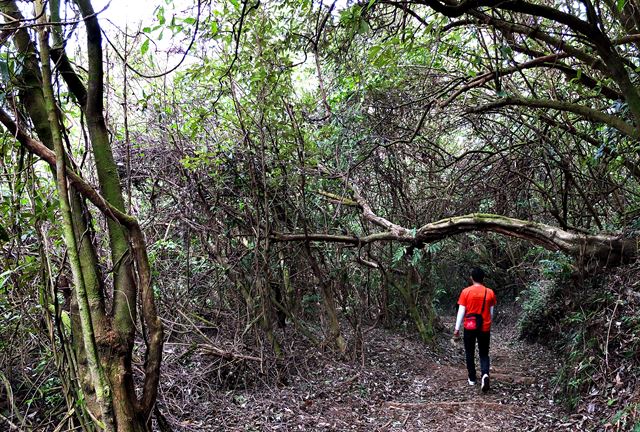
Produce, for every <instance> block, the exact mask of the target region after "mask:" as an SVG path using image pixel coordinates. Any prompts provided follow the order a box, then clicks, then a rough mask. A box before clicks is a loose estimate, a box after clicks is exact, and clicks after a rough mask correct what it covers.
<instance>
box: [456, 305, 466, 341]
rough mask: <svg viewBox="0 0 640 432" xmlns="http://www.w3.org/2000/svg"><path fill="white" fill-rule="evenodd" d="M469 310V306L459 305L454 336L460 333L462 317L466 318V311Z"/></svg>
mask: <svg viewBox="0 0 640 432" xmlns="http://www.w3.org/2000/svg"><path fill="white" fill-rule="evenodd" d="M466 311H467V308H466V307H464V306H462V305H460V306H458V316H457V318H456V329H455V331H454V332H453V335H454V336H459V335H460V325H462V319H463V318H464V313H465V312H466Z"/></svg>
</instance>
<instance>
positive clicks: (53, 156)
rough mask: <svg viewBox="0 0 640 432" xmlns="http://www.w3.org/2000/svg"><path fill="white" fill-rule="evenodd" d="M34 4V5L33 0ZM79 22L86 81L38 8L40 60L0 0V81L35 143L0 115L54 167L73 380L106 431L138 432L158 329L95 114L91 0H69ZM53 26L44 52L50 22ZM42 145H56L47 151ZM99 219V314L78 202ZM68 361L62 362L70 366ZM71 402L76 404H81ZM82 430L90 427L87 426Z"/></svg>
mask: <svg viewBox="0 0 640 432" xmlns="http://www.w3.org/2000/svg"><path fill="white" fill-rule="evenodd" d="M39 4H40V7H42V4H41V3H39ZM76 4H77V6H78V8H79V9H80V11H81V13H82V15H83V17H84V19H85V25H86V28H87V52H88V61H89V66H88V79H87V82H86V84H85V83H83V80H82V79H80V77H79V76H78V75H77V74H76V73H75V71H74V70H73V68H72V67H71V63H70V62H69V61H68V59H67V58H66V54H65V52H64V46H63V45H62V43H63V41H62V40H61V38H60V35H59V34H58V33H57V31H56V27H55V26H48V25H47V14H46V11H43V12H44V13H42V14H40V18H39V20H40V23H39V24H41V26H40V27H39V28H40V29H41V30H40V31H39V34H40V37H39V43H40V50H39V52H40V56H41V60H39V59H38V56H37V55H36V53H37V52H38V50H36V48H35V47H36V44H35V42H34V41H33V40H32V39H31V36H30V34H29V33H28V32H27V31H26V30H25V28H24V27H20V26H19V23H20V22H23V21H24V18H23V16H22V15H21V12H20V9H19V8H18V7H17V5H16V2H15V1H6V0H2V1H0V11H1V12H3V14H5V17H7V18H6V19H5V21H6V22H7V26H8V27H11V26H14V32H13V34H12V37H13V42H14V45H15V47H16V51H17V53H18V56H17V57H18V58H19V59H20V61H21V66H22V67H21V72H20V74H19V75H18V76H16V78H15V79H14V80H13V82H11V83H5V86H6V87H9V86H11V85H13V87H15V88H17V90H18V96H19V98H20V102H21V103H22V106H24V107H25V111H26V113H25V114H26V116H27V117H29V118H30V120H31V122H32V124H33V127H34V130H35V132H36V133H37V135H38V137H39V138H40V140H41V141H42V142H38V141H36V140H34V139H33V138H32V137H30V136H29V134H28V133H26V132H25V131H24V130H23V128H22V126H21V124H20V123H19V121H20V120H19V119H20V116H10V115H9V114H8V113H6V112H4V111H0V121H1V122H2V123H3V124H4V126H5V127H6V128H7V129H8V130H9V131H11V133H12V134H13V135H14V136H15V137H16V138H17V139H18V141H19V142H20V143H21V144H22V145H24V146H25V147H26V148H27V149H28V150H29V151H31V152H34V153H35V154H37V155H39V156H41V157H43V158H44V159H45V160H46V161H47V162H48V163H49V164H51V166H52V168H55V170H56V171H55V172H56V184H57V185H58V190H59V196H60V207H61V214H62V217H63V231H64V237H65V242H66V244H67V248H68V255H69V261H70V263H71V268H72V273H73V276H74V290H75V299H76V301H75V302H74V303H75V306H74V307H73V308H72V312H73V311H74V310H75V311H76V312H77V313H76V314H73V315H72V319H71V322H72V333H73V338H72V340H73V343H74V346H73V351H74V352H75V353H76V356H77V359H78V361H77V367H78V371H76V372H77V373H76V375H77V376H79V377H81V382H80V383H79V388H78V391H79V397H81V398H83V399H84V400H85V401H86V409H87V410H89V411H90V416H91V417H93V418H95V419H96V423H97V425H98V427H100V428H105V429H106V430H114V429H116V430H118V431H144V430H148V429H149V421H150V415H151V412H152V409H153V407H154V404H155V400H156V395H157V387H158V382H159V371H160V361H161V352H162V339H163V333H162V326H161V323H160V320H159V318H158V316H157V311H156V307H155V301H154V297H153V293H152V291H151V280H150V273H151V272H150V268H149V263H148V257H147V253H146V247H145V241H144V237H143V235H142V232H141V230H140V227H139V225H138V223H137V221H136V220H135V219H134V218H132V217H130V216H128V215H126V214H125V213H124V199H123V195H122V190H121V187H120V179H119V178H118V174H117V170H116V165H115V162H114V158H113V154H112V151H111V147H110V142H109V137H108V134H107V127H106V124H105V120H104V116H103V102H102V100H103V70H102V41H101V30H100V26H99V23H98V19H97V17H96V15H95V13H94V11H93V8H92V6H91V3H90V1H88V0H86V1H85V0H77V1H76ZM49 7H50V13H51V17H52V19H51V21H53V22H58V21H60V19H59V12H58V8H59V2H58V1H55V0H54V1H51V2H49ZM50 27H53V28H54V37H53V40H54V41H55V42H56V44H58V46H55V47H54V48H53V49H50V48H49V28H50ZM50 58H51V59H53V60H55V63H56V65H57V66H58V69H57V70H58V71H59V73H60V75H61V77H62V78H63V79H64V81H65V83H66V84H67V86H68V88H69V90H70V91H71V93H72V94H73V95H74V96H75V97H76V99H77V101H78V102H79V104H80V105H81V108H82V110H83V112H84V115H85V116H86V119H87V129H88V133H89V137H90V142H91V147H92V150H93V156H94V160H95V166H96V171H97V174H98V180H99V186H100V192H97V191H95V190H94V189H93V188H92V187H91V186H89V185H88V184H87V183H85V182H84V180H82V178H80V177H79V176H78V175H77V174H76V173H75V172H74V170H75V166H74V164H73V161H72V160H71V158H70V157H69V155H67V154H65V151H64V146H63V139H64V135H63V130H64V129H63V128H64V126H63V125H62V124H61V122H62V120H61V117H60V116H59V114H58V109H57V107H56V101H55V99H54V96H53V95H54V92H53V87H52V85H51V67H50ZM50 149H55V153H54V152H52V151H51V150H50ZM86 198H88V199H89V200H91V202H92V203H93V204H94V205H95V206H96V207H97V208H98V209H99V210H100V211H101V213H102V214H103V215H105V216H106V218H107V222H108V228H109V233H108V234H109V244H110V258H111V262H112V266H113V268H114V281H113V286H112V297H113V307H112V309H111V310H110V311H107V310H106V306H105V304H106V302H105V280H104V276H103V275H102V274H101V272H100V270H99V266H98V253H97V250H96V247H95V244H94V243H93V240H94V238H93V235H92V228H91V225H92V222H91V213H90V212H89V210H88V208H87V206H86V204H85V199H86ZM138 299H139V302H140V305H141V311H142V319H143V324H144V325H145V326H146V330H147V338H146V341H147V352H146V358H145V377H144V383H143V388H142V392H141V396H140V397H138V396H137V395H136V390H135V386H134V381H133V371H132V364H131V362H132V351H133V342H134V336H135V329H136V326H135V324H136V322H137V316H136V302H137V300H138ZM71 366H72V365H68V367H71ZM79 406H83V404H80V405H79ZM87 428H91V426H87Z"/></svg>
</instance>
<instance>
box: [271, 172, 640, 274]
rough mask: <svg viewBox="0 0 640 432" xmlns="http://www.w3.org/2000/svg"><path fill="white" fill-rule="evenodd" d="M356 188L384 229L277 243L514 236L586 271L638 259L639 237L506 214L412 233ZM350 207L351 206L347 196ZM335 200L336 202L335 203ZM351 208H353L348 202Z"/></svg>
mask: <svg viewBox="0 0 640 432" xmlns="http://www.w3.org/2000/svg"><path fill="white" fill-rule="evenodd" d="M343 181H344V182H345V184H346V185H347V186H348V187H349V188H350V189H351V190H352V192H353V197H354V199H355V202H356V203H357V207H358V208H359V209H360V210H361V211H362V216H363V218H364V219H366V220H368V221H369V222H371V223H372V224H374V225H377V226H379V227H381V228H383V229H384V230H385V231H382V232H378V233H374V234H369V235H366V236H362V237H358V236H351V235H334V234H323V233H305V234H285V233H272V239H273V240H275V241H324V242H336V243H346V244H353V245H365V244H369V243H374V242H377V241H398V242H403V243H409V244H412V245H415V246H418V247H421V246H424V245H425V244H427V243H433V242H436V241H439V240H442V239H445V238H447V237H451V236H454V235H457V234H463V233H467V232H473V231H486V232H495V233H498V234H503V235H506V236H509V237H516V238H520V239H523V240H528V241H530V242H532V243H535V244H538V245H540V246H542V247H544V248H546V249H548V250H552V251H561V252H564V253H566V254H567V255H570V256H572V257H575V258H576V259H578V260H579V261H580V262H581V263H583V264H584V265H585V266H586V267H587V268H589V269H593V268H599V267H605V266H616V265H620V264H625V263H628V262H630V261H632V260H633V259H635V258H636V257H637V255H638V249H639V246H640V239H638V238H636V237H633V238H624V237H623V236H622V235H613V234H585V233H577V232H572V231H567V230H563V229H561V228H558V227H555V226H553V225H547V224H545V223H540V222H533V221H525V220H521V219H515V218H511V217H507V216H501V215H496V214H486V213H472V214H467V215H463V216H455V217H449V218H446V219H441V220H439V221H435V222H431V223H428V224H426V225H423V226H421V227H420V228H416V229H409V228H406V227H403V226H400V225H398V224H395V223H393V222H391V221H389V220H388V219H386V218H384V217H382V216H378V215H377V214H375V213H374V212H373V210H372V209H371V206H370V205H369V204H368V202H367V201H366V200H365V199H364V197H363V196H362V194H361V193H360V190H359V188H358V187H357V186H356V185H354V184H350V182H348V180H347V179H346V178H344V177H343ZM343 200H344V201H345V202H346V203H353V201H352V200H351V199H349V198H343ZM333 201H334V202H335V199H334V200H333ZM349 205H352V204H349Z"/></svg>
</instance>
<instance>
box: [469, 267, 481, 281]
mask: <svg viewBox="0 0 640 432" xmlns="http://www.w3.org/2000/svg"><path fill="white" fill-rule="evenodd" d="M471 279H473V280H474V282H479V283H482V282H483V281H484V271H483V270H482V269H481V268H480V267H474V268H473V269H472V270H471Z"/></svg>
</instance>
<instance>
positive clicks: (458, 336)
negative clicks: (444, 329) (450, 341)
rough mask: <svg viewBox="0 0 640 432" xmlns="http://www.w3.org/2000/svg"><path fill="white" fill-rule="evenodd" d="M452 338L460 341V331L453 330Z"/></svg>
mask: <svg viewBox="0 0 640 432" xmlns="http://www.w3.org/2000/svg"><path fill="white" fill-rule="evenodd" d="M453 338H454V339H460V330H454V331H453Z"/></svg>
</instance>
